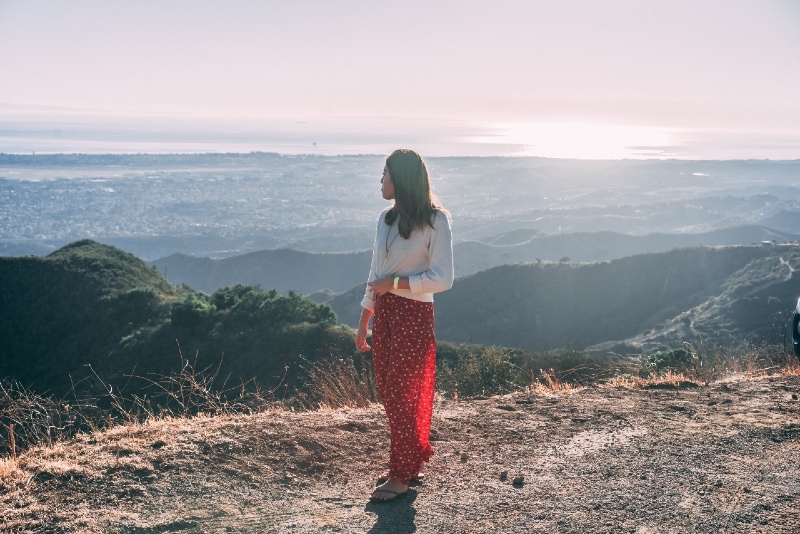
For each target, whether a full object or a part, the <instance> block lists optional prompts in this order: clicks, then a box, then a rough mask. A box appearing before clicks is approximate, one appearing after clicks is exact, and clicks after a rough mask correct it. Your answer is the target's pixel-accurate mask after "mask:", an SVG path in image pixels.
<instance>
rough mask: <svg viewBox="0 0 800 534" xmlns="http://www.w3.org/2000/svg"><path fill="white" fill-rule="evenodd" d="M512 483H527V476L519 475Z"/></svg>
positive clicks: (517, 484) (520, 484) (519, 484)
mask: <svg viewBox="0 0 800 534" xmlns="http://www.w3.org/2000/svg"><path fill="white" fill-rule="evenodd" d="M511 483H512V484H513V485H515V486H522V485H523V484H524V483H525V477H524V476H522V475H517V476H515V477H514V480H512V481H511Z"/></svg>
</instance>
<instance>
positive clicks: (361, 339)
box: [356, 308, 372, 352]
mask: <svg viewBox="0 0 800 534" xmlns="http://www.w3.org/2000/svg"><path fill="white" fill-rule="evenodd" d="M371 318H372V310H368V309H366V308H361V319H359V321H358V331H357V332H356V350H358V351H359V352H367V351H370V350H372V347H370V346H369V345H368V344H367V329H368V328H369V320H370V319H371Z"/></svg>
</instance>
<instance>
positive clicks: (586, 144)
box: [0, 0, 800, 159]
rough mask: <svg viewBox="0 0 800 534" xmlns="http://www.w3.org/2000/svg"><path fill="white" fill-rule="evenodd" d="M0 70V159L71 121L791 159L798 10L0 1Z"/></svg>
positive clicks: (728, 5) (616, 4)
mask: <svg viewBox="0 0 800 534" xmlns="http://www.w3.org/2000/svg"><path fill="white" fill-rule="evenodd" d="M0 58H2V60H0V66H2V68H0V152H1V151H3V148H4V147H3V143H4V142H5V143H6V151H12V150H13V149H15V148H20V151H22V149H23V148H26V147H27V148H29V147H28V146H27V145H26V141H25V136H26V135H28V137H30V138H33V137H35V135H34V133H31V130H30V128H29V125H31V124H43V125H45V126H44V128H45V129H49V131H60V132H62V134H59V136H60V137H61V138H62V141H59V142H62V143H63V142H64V140H65V139H70V138H71V137H70V135H69V134H70V132H71V130H70V129H69V128H70V126H69V124H70V123H69V121H70V120H71V121H73V122H74V121H75V120H77V119H75V117H82V118H84V119H86V120H89V121H90V122H91V121H94V123H93V124H95V125H97V124H105V125H109V124H117V125H119V124H122V122H124V121H129V123H131V124H139V126H136V127H134V128H133V129H136V128H139V130H142V128H144V127H143V126H142V125H144V124H153V123H154V121H156V122H157V121H164V122H163V124H168V125H171V126H169V127H167V129H169V128H173V129H174V130H175V131H178V130H182V131H184V132H186V131H188V130H193V131H195V132H197V131H199V130H204V131H213V130H216V131H219V132H223V131H237V132H244V131H248V132H262V133H264V132H271V133H272V134H273V137H274V138H275V139H277V138H280V137H281V136H283V137H282V138H285V139H288V138H290V137H291V138H292V139H293V141H292V142H296V143H300V144H301V145H303V146H306V147H308V146H312V145H311V144H310V143H309V144H306V142H307V141H308V139H306V138H305V137H304V136H305V135H306V133H308V131H310V130H315V131H314V135H315V136H316V137H318V138H319V139H328V138H326V137H325V136H326V135H327V136H328V137H329V138H330V139H331V145H335V144H336V142H334V141H335V140H336V136H337V135H339V137H340V139H339V141H340V142H339V145H340V147H339V149H341V146H343V144H347V143H351V144H352V143H356V144H357V143H358V141H354V140H353V136H355V137H356V138H359V137H367V138H373V137H375V136H377V137H378V138H380V139H381V140H383V141H385V142H386V143H391V142H394V141H395V139H396V138H397V139H414V138H415V137H414V136H415V135H417V136H418V139H426V140H425V141H422V142H426V143H430V144H431V146H434V145H435V142H436V141H435V140H438V142H440V144H441V147H440V148H439V150H443V151H445V152H446V151H447V150H451V151H452V150H453V149H452V148H450V149H448V148H446V146H445V145H447V143H450V145H453V143H455V142H456V141H458V142H461V143H466V144H470V143H471V144H472V145H473V147H483V150H484V151H487V150H488V151H491V149H492V147H495V150H497V151H500V152H501V153H504V152H503V151H507V152H508V153H514V151H516V153H518V154H528V155H555V156H557V157H562V156H564V155H565V154H566V157H598V156H600V157H602V155H603V154H607V155H611V156H610V157H614V156H613V154H617V155H618V156H619V155H622V156H623V157H631V156H632V157H698V156H700V157H703V155H704V154H705V155H707V156H710V157H720V156H723V157H726V158H727V157H737V156H738V157H758V154H760V153H761V152H763V153H765V154H767V157H769V155H772V156H773V157H781V158H782V159H786V158H800V97H798V95H800V2H797V1H775V0H758V1H742V0H724V1H712V0H692V1H684V0H650V1H644V2H643V1H627V0H619V1H614V0H609V1H602V2H601V1H577V0H561V1H539V0H495V1H491V2H489V1H471V0H459V1H450V0H427V1H403V2H383V1H378V0H364V1H361V0H337V1H324V0H295V1H273V0H262V1H255V0H252V1H235V0H233V1H226V2H221V1H218V2H209V1H197V0H192V1H182V0H180V1H178V0H174V1H169V0H166V1H164V0H162V1H148V0H138V1H136V2H122V1H113V0H104V1H82V0H73V1H70V2H61V1H36V0H32V1H29V0H26V1H11V0H0ZM4 115H5V119H4V118H3V116H4ZM65 117H70V118H69V120H68V119H67V118H65ZM123 119H124V120H123ZM59 121H61V122H59ZM131 121H132V122H131ZM137 121H138V123H137ZM298 124H306V125H310V126H306V127H301V126H297V125H298ZM26 125H27V126H26ZM52 125H55V126H54V127H53V128H54V129H53V128H50V126H52ZM26 128H27V129H26ZM163 129H164V128H162V130H163ZM23 130H24V131H23ZM144 130H146V128H144ZM144 130H142V131H144ZM387 130H391V131H402V132H403V133H402V134H399V133H398V134H397V135H395V136H393V135H391V134H390V132H387ZM415 130H416V131H417V133H416V134H415V133H414V131H415ZM65 131H66V132H67V134H64V133H63V132H65ZM94 131H97V128H95V130H94ZM26 132H27V133H26ZM304 132H305V133H304ZM337 132H338V133H337ZM40 134H41V131H39V134H36V135H39V137H41V135H40ZM82 135H83V136H84V137H87V139H84V140H83V141H84V142H90V141H91V140H90V139H88V137H89V134H86V128H84V133H83V134H82ZM292 135H294V136H295V137H292ZM75 136H78V135H77V134H75V135H73V137H75ZM287 136H288V137H287ZM348 136H349V137H348ZM51 137H52V136H51ZM78 137H79V136H78ZM145 137H146V136H145ZM240 137H241V136H240ZM245 137H246V136H245ZM20 139H22V140H20ZM259 139H261V140H262V141H263V139H264V137H263V136H262V137H261V138H258V136H255V137H252V139H251V141H253V142H256V143H257V141H258V140H259ZM309 139H310V138H309ZM206 141H207V142H209V143H211V145H213V143H214V141H213V139H212V140H208V139H206ZM237 142H238V143H245V141H243V139H242V138H238V141H237ZM274 142H277V141H274ZM287 142H288V141H287ZM245 144H246V143H245ZM324 144H325V141H320V145H324ZM57 145H58V142H54V143H53V146H57ZM617 145H619V146H617ZM766 145H769V147H771V148H769V150H767V149H766V148H765V147H766ZM109 146H110V145H109ZM198 146H199V145H198ZM203 146H206V145H203ZM287 146H288V145H287ZM615 146H616V147H617V148H616V149H615V148H614V147H615ZM559 147H561V148H559ZM564 147H571V148H568V150H567V151H566V152H564V151H563V149H564ZM620 147H622V148H624V149H625V150H623V151H621V152H620V151H619V150H617V149H619V148H620ZM703 147H705V148H703ZM714 147H716V148H714ZM776 147H777V148H776ZM759 148H760V149H761V152H759ZM320 149H321V148H320ZM334 150H335V149H334ZM464 150H466V149H464ZM475 150H477V151H478V152H479V151H480V150H481V149H478V148H476V149H475ZM570 150H571V152H570ZM615 150H616V152H615ZM692 150H694V152H692ZM559 151H561V152H559ZM765 151H766V152H765ZM581 154H583V155H581ZM794 154H796V155H794Z"/></svg>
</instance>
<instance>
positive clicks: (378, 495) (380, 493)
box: [369, 477, 408, 502]
mask: <svg viewBox="0 0 800 534" xmlns="http://www.w3.org/2000/svg"><path fill="white" fill-rule="evenodd" d="M407 491H408V486H407V485H406V484H403V483H402V482H400V479H399V478H397V477H390V478H389V479H388V480H387V481H386V482H384V483H383V484H381V485H380V486H378V487H377V488H375V491H373V492H372V494H371V495H370V496H369V500H370V501H372V502H388V501H392V500H394V499H397V498H398V497H400V496H402V495H405V494H406V492H407Z"/></svg>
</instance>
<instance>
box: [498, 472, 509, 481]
mask: <svg viewBox="0 0 800 534" xmlns="http://www.w3.org/2000/svg"><path fill="white" fill-rule="evenodd" d="M506 480H508V471H501V472H500V481H501V482H505V481H506Z"/></svg>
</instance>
